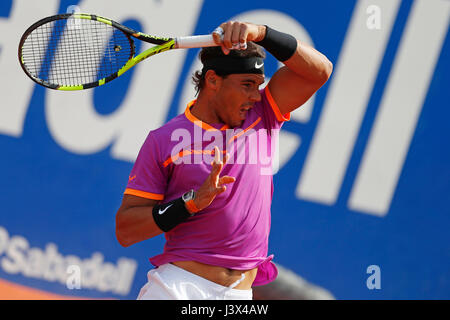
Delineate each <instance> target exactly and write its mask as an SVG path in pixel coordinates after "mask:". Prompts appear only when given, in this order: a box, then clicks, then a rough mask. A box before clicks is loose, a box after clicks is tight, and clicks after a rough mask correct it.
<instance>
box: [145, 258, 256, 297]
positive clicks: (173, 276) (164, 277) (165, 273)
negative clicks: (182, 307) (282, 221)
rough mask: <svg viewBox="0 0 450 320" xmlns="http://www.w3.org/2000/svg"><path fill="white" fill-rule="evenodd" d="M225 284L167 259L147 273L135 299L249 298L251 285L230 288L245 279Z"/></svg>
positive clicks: (251, 295)
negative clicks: (206, 277) (208, 278)
mask: <svg viewBox="0 0 450 320" xmlns="http://www.w3.org/2000/svg"><path fill="white" fill-rule="evenodd" d="M244 277H245V276H244V274H242V278H241V279H240V280H238V281H236V282H235V283H233V284H232V285H231V286H230V287H225V286H222V285H220V284H217V283H215V282H212V281H209V280H207V279H205V278H202V277H200V276H197V275H196V274H193V273H191V272H189V271H186V270H184V269H182V268H179V267H177V266H175V265H173V264H170V263H167V264H163V265H161V266H159V267H158V268H156V269H152V270H150V271H149V272H148V273H147V278H148V282H147V283H146V284H145V285H144V286H143V287H142V289H141V291H140V292H139V295H138V298H137V299H138V300H252V297H253V294H252V289H248V290H240V289H233V288H234V287H235V286H237V285H238V284H239V282H241V281H242V280H243V279H244Z"/></svg>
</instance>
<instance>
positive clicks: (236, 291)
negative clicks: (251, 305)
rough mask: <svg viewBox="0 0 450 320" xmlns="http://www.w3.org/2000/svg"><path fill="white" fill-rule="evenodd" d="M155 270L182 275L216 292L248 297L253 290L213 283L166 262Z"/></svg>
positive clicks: (172, 274) (171, 274) (170, 274)
mask: <svg viewBox="0 0 450 320" xmlns="http://www.w3.org/2000/svg"><path fill="white" fill-rule="evenodd" d="M155 270H157V271H158V272H159V271H160V272H164V273H165V274H167V275H168V276H174V277H176V276H177V275H178V276H180V275H181V276H182V277H183V279H186V280H191V281H193V282H195V283H198V284H203V285H204V286H205V287H207V288H210V289H213V290H214V291H217V292H224V291H226V292H228V293H231V294H233V295H238V296H241V297H248V296H249V295H250V296H251V295H252V292H253V290H252V289H246V290H242V289H233V288H229V287H225V286H222V285H220V284H218V283H215V282H213V281H211V280H208V279H205V278H203V277H200V276H198V275H196V274H194V273H192V272H189V271H187V270H184V269H183V268H180V267H178V266H176V265H173V264H171V263H166V264H163V265H160V266H159V267H158V268H156V269H155Z"/></svg>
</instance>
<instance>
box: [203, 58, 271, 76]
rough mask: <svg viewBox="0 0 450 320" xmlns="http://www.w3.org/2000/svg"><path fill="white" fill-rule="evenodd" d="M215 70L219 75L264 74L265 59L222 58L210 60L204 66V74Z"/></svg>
mask: <svg viewBox="0 0 450 320" xmlns="http://www.w3.org/2000/svg"><path fill="white" fill-rule="evenodd" d="M208 70H214V71H215V72H216V73H217V74H218V75H228V74H232V73H256V74H264V59H263V58H260V57H248V58H240V57H229V56H221V57H216V58H212V59H209V60H208V61H205V63H204V64H203V69H202V73H203V74H205V73H206V71H208Z"/></svg>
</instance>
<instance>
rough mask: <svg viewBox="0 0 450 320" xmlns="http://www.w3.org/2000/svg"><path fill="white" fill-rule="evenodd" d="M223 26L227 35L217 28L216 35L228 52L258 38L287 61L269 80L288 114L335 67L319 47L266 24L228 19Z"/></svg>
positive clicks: (279, 104) (321, 84) (274, 95)
mask: <svg viewBox="0 0 450 320" xmlns="http://www.w3.org/2000/svg"><path fill="white" fill-rule="evenodd" d="M220 28H221V29H222V30H221V31H223V32H222V34H223V38H221V37H220V34H218V33H215V32H214V33H213V37H214V40H215V41H216V43H217V44H219V45H220V46H221V47H222V50H223V52H224V53H225V54H228V53H229V52H230V50H231V49H234V48H235V47H238V48H239V47H240V46H239V43H240V44H241V45H242V44H243V43H245V42H247V41H254V42H256V43H258V44H260V45H262V46H263V47H264V48H265V49H266V50H267V51H269V52H270V53H272V55H274V56H275V57H276V58H277V59H278V60H280V61H282V62H283V63H284V64H285V66H283V67H282V68H280V69H279V70H278V71H277V72H276V73H275V74H274V75H273V77H272V78H271V80H270V82H269V84H268V86H269V90H270V93H271V94H272V97H273V99H274V100H275V102H276V103H277V105H278V107H279V109H280V112H281V114H287V113H289V112H291V111H293V110H295V109H297V108H298V107H300V106H301V105H302V104H304V103H305V102H306V101H307V100H308V99H309V98H310V97H311V96H312V95H313V94H314V93H315V92H316V91H317V90H319V88H320V87H321V86H323V85H324V84H325V82H327V80H328V78H329V77H330V75H331V72H332V70H333V64H332V63H331V62H330V61H329V60H328V59H327V57H325V56H324V55H323V54H322V53H320V52H319V51H317V50H316V49H314V48H312V47H311V46H309V45H307V44H305V43H303V42H300V41H299V40H296V39H295V38H293V37H292V36H290V35H287V34H284V33H281V32H278V31H275V30H273V29H270V28H267V27H266V26H263V25H256V24H252V23H246V22H239V21H228V22H225V23H222V24H221V25H220ZM269 29H270V32H269V34H268V30H269ZM216 30H217V29H216ZM241 48H242V47H241ZM286 55H287V56H286Z"/></svg>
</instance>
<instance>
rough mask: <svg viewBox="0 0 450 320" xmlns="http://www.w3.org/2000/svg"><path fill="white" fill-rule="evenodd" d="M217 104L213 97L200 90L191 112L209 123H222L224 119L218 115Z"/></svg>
mask: <svg viewBox="0 0 450 320" xmlns="http://www.w3.org/2000/svg"><path fill="white" fill-rule="evenodd" d="M215 106H216V104H215V103H214V101H213V100H212V99H211V97H209V96H208V95H206V94H202V92H200V93H199V95H198V98H197V101H196V102H195V104H194V106H193V107H192V108H191V113H192V115H194V116H195V117H196V118H198V119H200V120H201V121H203V122H205V123H207V124H215V123H221V122H222V120H221V119H220V118H219V116H218V115H217V113H216V108H215Z"/></svg>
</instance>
